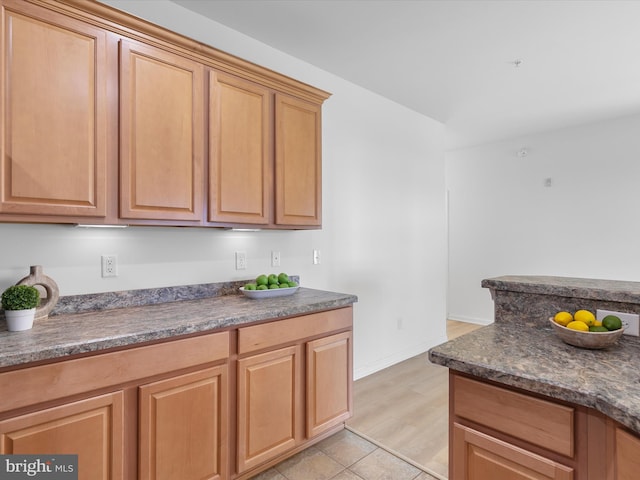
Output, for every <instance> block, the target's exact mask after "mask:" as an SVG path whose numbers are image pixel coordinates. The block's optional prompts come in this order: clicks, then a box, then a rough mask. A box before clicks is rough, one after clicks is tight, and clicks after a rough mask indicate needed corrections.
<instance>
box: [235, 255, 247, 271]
mask: <svg viewBox="0 0 640 480" xmlns="http://www.w3.org/2000/svg"><path fill="white" fill-rule="evenodd" d="M246 269H247V252H236V270H246Z"/></svg>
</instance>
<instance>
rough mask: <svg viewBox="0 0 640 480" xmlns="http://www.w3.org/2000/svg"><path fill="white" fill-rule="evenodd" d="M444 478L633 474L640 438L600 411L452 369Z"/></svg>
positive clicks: (592, 479)
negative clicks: (447, 448)
mask: <svg viewBox="0 0 640 480" xmlns="http://www.w3.org/2000/svg"><path fill="white" fill-rule="evenodd" d="M449 385H450V412H449V413H450V415H449V417H450V419H449V421H450V429H449V431H450V437H449V479H450V480H525V479H526V480H530V479H536V480H551V479H553V480H558V479H561V480H636V479H638V478H640V476H639V473H638V472H640V437H638V436H637V435H635V434H633V433H632V432H630V431H629V430H628V429H626V428H625V427H623V426H622V425H621V424H619V423H618V422H616V421H614V420H612V419H611V418H609V417H607V416H606V415H604V414H603V413H600V412H598V411H596V410H593V409H589V408H586V407H582V406H578V405H571V404H567V403H561V402H558V401H554V400H553V399H551V398H547V397H544V398H542V397H540V396H539V395H534V394H528V393H527V392H524V391H522V390H517V389H514V388H511V387H506V386H504V387H503V386H498V385H496V384H494V383H491V382H487V381H484V380H482V379H480V378H476V377H471V376H469V375H462V374H458V373H455V372H451V374H450V383H449Z"/></svg>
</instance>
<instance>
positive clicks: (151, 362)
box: [0, 332, 229, 412]
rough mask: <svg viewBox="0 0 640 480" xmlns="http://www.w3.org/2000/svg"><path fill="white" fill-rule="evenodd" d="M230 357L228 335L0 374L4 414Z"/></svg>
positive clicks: (1, 408) (135, 348) (174, 342)
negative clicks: (3, 394)
mask: <svg viewBox="0 0 640 480" xmlns="http://www.w3.org/2000/svg"><path fill="white" fill-rule="evenodd" d="M228 356H229V333H228V332H220V333H215V334H210V335H203V336H199V337H193V338H185V339H182V340H174V341H171V342H166V343H159V344H155V345H148V346H144V347H134V348H131V349H127V350H121V351H117V352H110V353H103V354H99V355H94V356H91V357H84V358H76V359H73V360H66V361H62V362H57V363H50V364H47V365H39V366H37V367H31V368H25V369H21V370H13V371H9V372H5V373H1V374H0V392H9V391H10V392H12V394H11V395H5V396H3V398H2V403H1V404H0V412H4V411H9V410H13V409H15V408H20V407H24V406H27V405H33V404H37V403H40V402H46V401H49V400H55V399H58V398H63V397H67V396H70V395H76V394H79V393H85V392H90V391H92V390H97V389H99V388H105V387H110V386H113V385H119V384H123V383H126V382H130V381H133V380H137V379H141V378H146V377H151V376H153V375H159V374H162V373H166V372H171V371H174V370H179V369H182V368H189V367H193V366H197V365H201V364H204V363H208V362H215V361H219V360H223V359H225V358H227V357H228Z"/></svg>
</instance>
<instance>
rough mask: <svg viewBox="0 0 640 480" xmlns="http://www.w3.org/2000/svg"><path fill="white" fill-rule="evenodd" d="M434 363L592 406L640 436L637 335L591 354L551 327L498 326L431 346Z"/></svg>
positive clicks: (639, 346)
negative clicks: (556, 333)
mask: <svg viewBox="0 0 640 480" xmlns="http://www.w3.org/2000/svg"><path fill="white" fill-rule="evenodd" d="M520 278H521V277H520ZM538 278H539V277H538ZM429 360H431V362H433V363H436V364H438V365H443V366H445V367H448V368H450V369H452V370H455V371H459V372H463V373H468V374H471V375H474V376H476V377H479V378H482V379H486V380H491V381H495V382H499V383H502V384H505V385H510V386H513V387H517V388H521V389H523V390H526V391H530V392H534V393H539V394H542V395H546V396H549V397H552V398H555V399H559V400H564V401H567V402H570V403H574V404H577V405H583V406H585V407H590V408H593V409H595V410H598V411H600V412H602V413H604V414H605V415H607V416H609V417H611V418H613V419H614V420H616V421H618V422H620V423H621V424H623V425H625V426H627V427H628V428H630V429H631V430H633V431H634V432H636V433H637V434H640V338H638V337H633V336H629V335H623V336H622V338H621V339H620V340H619V342H618V343H617V344H616V345H614V346H612V347H609V348H607V349H604V350H586V349H581V348H577V347H573V346H571V345H567V344H565V343H563V342H562V341H561V340H560V339H559V338H558V337H556V336H555V335H554V333H553V331H552V330H551V326H549V325H544V326H541V325H540V323H539V322H531V321H529V322H502V323H500V322H496V323H493V324H491V325H488V326H485V327H482V328H480V329H478V330H475V331H473V332H471V333H468V334H466V335H463V336H461V337H458V338H456V339H454V340H452V341H449V342H447V343H444V344H442V345H439V346H436V347H434V348H432V349H431V350H430V351H429Z"/></svg>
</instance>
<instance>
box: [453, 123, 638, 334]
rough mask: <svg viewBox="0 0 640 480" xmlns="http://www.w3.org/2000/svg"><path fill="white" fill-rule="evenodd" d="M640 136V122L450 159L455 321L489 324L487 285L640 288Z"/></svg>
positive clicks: (567, 132) (587, 128) (536, 138)
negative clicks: (560, 279) (610, 282)
mask: <svg viewBox="0 0 640 480" xmlns="http://www.w3.org/2000/svg"><path fill="white" fill-rule="evenodd" d="M638 132H640V115H636V116H631V117H625V118H619V119H616V120H611V121H607V122H601V123H597V124H591V125H584V126H580V127H575V128H570V129H563V130H556V131H552V132H547V133H543V134H538V135H532V136H528V137H523V138H517V139H513V140H509V141H504V142H499V143H493V144H489V145H484V146H479V147H474V148H468V149H463V150H458V151H451V152H447V153H446V155H445V158H446V165H447V167H446V176H447V188H448V191H449V290H448V299H449V300H448V302H449V304H448V311H449V318H452V319H459V320H467V321H473V322H477V323H488V322H491V321H492V320H493V302H492V300H491V297H490V294H489V291H488V290H486V289H483V288H481V287H480V282H481V281H482V279H484V278H490V277H495V276H499V275H559V276H570V277H585V278H603V279H617V280H633V281H638V280H640V255H639V254H638V238H639V237H640V221H638V219H639V218H640V216H639V215H638V211H639V210H640V195H638V187H639V186H640V135H639V134H638ZM522 147H527V148H528V155H527V156H526V157H524V158H518V156H517V155H516V152H517V151H518V150H520V149H521V148H522ZM546 178H551V182H552V186H551V187H545V185H544V181H545V179H546Z"/></svg>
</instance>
